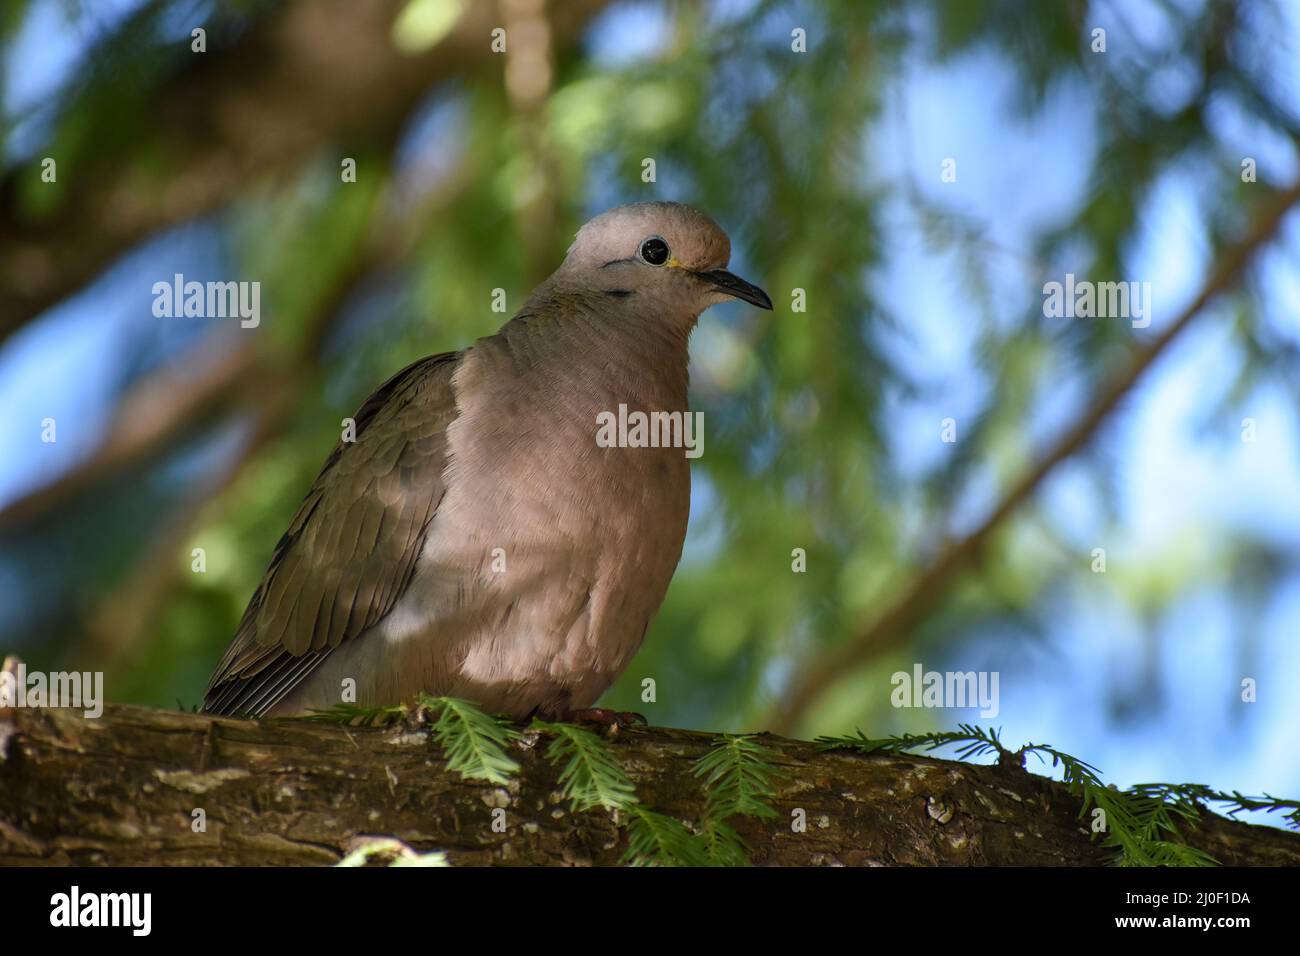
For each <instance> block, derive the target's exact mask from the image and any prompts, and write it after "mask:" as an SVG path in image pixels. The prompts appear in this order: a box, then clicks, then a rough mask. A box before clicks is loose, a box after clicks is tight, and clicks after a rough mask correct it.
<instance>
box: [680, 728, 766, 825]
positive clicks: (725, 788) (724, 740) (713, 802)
mask: <svg viewBox="0 0 1300 956" xmlns="http://www.w3.org/2000/svg"><path fill="white" fill-rule="evenodd" d="M775 759H776V754H775V753H774V752H773V751H772V750H771V749H769V748H767V747H764V746H763V745H762V744H760V743H759V742H758V741H756V740H755V739H754V738H753V737H751V736H744V735H733V734H722V735H721V736H718V737H715V738H714V739H713V748H712V749H711V750H710V751H709V752H708V753H707V754H705V755H704V756H703V757H701V758H700V759H699V760H697V761H696V762H695V768H694V773H695V776H697V777H703V778H704V784H705V787H706V789H707V791H708V799H709V811H710V812H709V817H710V818H712V819H716V820H725V819H727V818H728V817H732V816H736V815H738V814H739V815H741V816H749V817H766V818H769V819H770V818H772V817H775V816H776V811H775V810H773V809H772V807H771V805H770V804H769V802H768V801H770V800H771V799H772V798H773V797H775V796H776V787H775V786H774V785H773V780H774V779H775V778H776V776H777V771H776V767H775V766H773V764H772V761H773V760H775Z"/></svg>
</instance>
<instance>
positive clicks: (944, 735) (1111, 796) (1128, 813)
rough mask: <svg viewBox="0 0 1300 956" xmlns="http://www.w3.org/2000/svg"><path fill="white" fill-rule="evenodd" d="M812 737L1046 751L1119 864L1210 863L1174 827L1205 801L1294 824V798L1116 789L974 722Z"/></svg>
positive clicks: (835, 744) (835, 742)
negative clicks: (1013, 745) (886, 733)
mask: <svg viewBox="0 0 1300 956" xmlns="http://www.w3.org/2000/svg"><path fill="white" fill-rule="evenodd" d="M817 743H818V744H819V745H821V748H822V749H823V750H856V751H858V752H860V753H878V752H882V751H893V752H902V751H909V750H926V751H930V750H937V749H939V748H940V747H947V746H958V750H957V755H958V756H959V757H960V758H962V759H967V758H969V757H973V756H974V757H980V756H986V755H990V754H996V755H997V756H998V757H999V758H1004V757H1005V758H1011V759H1012V760H1013V761H1015V762H1017V763H1018V762H1019V760H1020V759H1021V758H1023V756H1024V755H1025V754H1034V755H1035V756H1037V757H1038V758H1039V759H1040V760H1044V761H1045V760H1046V759H1047V758H1049V757H1050V758H1051V761H1052V766H1053V767H1056V766H1060V767H1061V770H1062V776H1063V778H1064V782H1065V785H1066V786H1067V787H1069V788H1070V790H1071V791H1072V792H1073V793H1074V794H1076V795H1077V796H1078V797H1079V798H1080V801H1081V803H1082V807H1081V809H1080V811H1079V816H1080V817H1084V816H1086V815H1087V813H1088V811H1089V810H1090V809H1094V808H1095V809H1100V810H1102V811H1103V812H1104V813H1105V816H1106V830H1105V836H1104V837H1103V839H1102V845H1103V846H1105V847H1107V848H1108V849H1112V850H1115V851H1116V858H1115V862H1116V863H1117V864H1118V865H1120V866H1216V865H1217V864H1218V861H1217V860H1215V859H1214V857H1212V856H1211V855H1210V854H1208V853H1206V852H1204V851H1203V850H1199V849H1197V848H1196V847H1192V846H1188V845H1187V844H1186V843H1184V842H1182V838H1181V837H1182V834H1181V832H1180V830H1179V825H1180V824H1182V825H1183V826H1191V827H1195V826H1197V825H1198V824H1199V823H1200V820H1201V813H1202V809H1203V805H1204V804H1206V803H1221V804H1224V805H1225V806H1226V807H1227V808H1228V814H1229V815H1230V816H1232V815H1235V814H1237V813H1240V812H1242V811H1244V810H1262V811H1265V812H1267V813H1273V812H1275V811H1286V812H1284V813H1283V817H1284V818H1285V819H1286V820H1287V822H1288V824H1290V825H1291V826H1293V827H1300V803H1298V802H1296V801H1294V800H1279V799H1277V798H1275V797H1271V796H1269V795H1268V794H1264V795H1263V796H1260V797H1247V796H1244V795H1243V794H1240V793H1237V792H1235V791H1234V792H1232V793H1225V792H1223V791H1219V790H1212V789H1210V788H1209V787H1206V786H1203V785H1201V784H1166V783H1142V784H1137V785H1136V786H1133V787H1129V788H1128V789H1127V790H1119V789H1116V788H1114V787H1108V786H1106V784H1105V783H1103V782H1102V779H1101V773H1100V771H1098V770H1097V768H1096V767H1094V766H1092V765H1091V764H1089V763H1085V762H1084V761H1082V760H1080V759H1079V758H1078V757H1073V756H1071V755H1070V754H1067V753H1063V752H1061V751H1059V750H1056V749H1055V748H1053V747H1051V746H1048V745H1047V744H1033V743H1030V744H1026V745H1025V746H1023V747H1021V748H1020V750H1018V751H1016V752H1015V753H1011V752H1010V751H1008V750H1007V749H1006V748H1005V747H1003V746H1002V741H1001V740H1000V739H998V734H997V732H996V731H993V730H984V729H983V728H980V727H976V726H974V725H972V724H959V725H958V730H956V731H944V732H941V733H930V734H902V735H896V736H893V737H876V738H873V737H868V736H867V735H866V734H864V733H863V732H862V731H860V730H859V731H858V732H857V734H856V735H855V736H848V737H819V738H817Z"/></svg>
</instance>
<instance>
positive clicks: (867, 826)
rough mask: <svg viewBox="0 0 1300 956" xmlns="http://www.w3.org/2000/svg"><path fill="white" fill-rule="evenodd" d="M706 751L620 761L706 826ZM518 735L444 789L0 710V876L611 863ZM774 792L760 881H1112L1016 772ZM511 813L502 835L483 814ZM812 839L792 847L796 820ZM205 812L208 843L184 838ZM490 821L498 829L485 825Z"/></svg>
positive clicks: (686, 734) (1068, 813)
mask: <svg viewBox="0 0 1300 956" xmlns="http://www.w3.org/2000/svg"><path fill="white" fill-rule="evenodd" d="M713 736H714V735H712V734H708V733H700V732H696V731H686V730H673V729H667V728H658V727H656V728H642V727H632V728H624V729H619V730H618V731H617V732H616V733H614V735H613V736H612V737H611V738H610V745H611V747H612V749H613V752H614V754H615V755H616V757H617V758H618V759H619V761H620V762H621V763H622V765H623V767H624V768H625V769H626V770H627V772H628V773H629V775H630V776H631V777H632V779H633V780H634V781H635V783H636V785H637V793H638V795H639V796H640V798H641V800H642V801H643V802H644V803H646V804H647V805H648V806H650V807H651V808H653V809H655V810H658V811H660V812H663V813H667V814H669V815H671V816H674V817H677V818H679V819H681V820H683V821H685V822H687V823H688V824H689V822H690V821H695V820H699V819H701V817H702V814H703V811H704V792H703V789H702V786H701V783H700V781H699V780H698V779H697V778H696V777H695V776H694V775H693V774H692V773H691V766H692V764H693V763H694V761H695V760H697V759H698V758H699V757H700V756H702V755H703V754H704V753H706V752H707V751H708V750H709V748H710V745H711V742H712V740H713ZM540 743H541V745H540V746H539V740H538V739H537V738H536V737H535V736H533V735H531V734H525V736H524V738H523V740H521V741H520V742H518V744H516V746H515V751H516V752H515V753H514V754H513V755H514V756H515V757H516V758H517V759H518V761H519V763H520V764H521V768H522V769H521V771H520V773H519V774H518V775H517V776H516V777H515V778H513V779H512V780H511V782H510V783H509V784H508V785H507V786H494V785H491V784H487V783H483V782H481V781H473V780H463V779H461V778H460V777H459V776H458V775H456V774H454V773H449V772H448V771H447V770H446V769H445V766H444V763H443V760H442V758H441V755H440V753H439V752H438V750H437V748H436V747H435V746H434V745H433V744H432V743H431V742H430V740H429V739H428V737H427V735H426V734H425V733H424V732H423V731H422V730H420V729H419V728H417V727H413V726H410V725H399V726H395V727H388V728H353V727H341V726H338V725H333V724H323V723H316V722H311V721H302V720H265V721H246V720H229V719H225V718H212V717H208V716H204V715H200V714H190V713H182V712H175V711H165V710H152V709H148V708H142V707H128V706H114V705H110V706H109V707H107V708H106V709H105V711H104V714H103V716H102V717H100V718H98V719H87V718H85V717H83V716H82V715H81V713H80V712H79V711H73V710H61V709H60V710H56V709H29V708H23V709H9V710H5V711H0V865H15V864H29V865H30V864H51V865H101V864H102V865H116V866H122V865H135V864H155V865H157V864H169V865H277V864H279V865H285V864H299V865H304V864H306V865H310V864H331V863H335V862H337V861H338V860H339V859H340V858H341V857H342V856H343V855H344V854H345V853H346V852H347V851H348V850H349V849H350V848H352V847H353V846H355V844H356V841H357V840H358V839H361V838H365V837H370V836H392V837H396V838H397V839H398V840H401V841H403V842H405V843H407V844H408V845H410V846H411V847H414V848H415V849H418V850H421V851H428V850H442V851H445V852H446V854H447V857H448V859H449V861H450V862H451V863H452V864H453V865H473V864H501V863H505V864H542V865H586V864H595V865H603V864H614V863H617V862H618V861H619V858H620V856H621V855H622V853H623V851H624V849H625V846H626V840H625V837H624V835H623V832H622V830H621V829H620V827H619V825H618V822H617V821H616V819H615V815H614V814H612V813H609V812H604V811H599V810H594V811H587V812H580V813H575V812H572V811H571V810H570V809H569V806H568V804H567V802H566V801H564V800H562V799H561V798H560V796H559V794H558V791H557V784H556V768H555V767H553V766H552V765H551V764H550V763H549V762H548V761H547V760H546V759H545V755H544V750H545V740H544V739H543V740H542V741H540ZM765 743H766V744H767V745H768V746H770V747H771V748H772V749H773V750H774V751H775V752H776V753H777V754H778V757H779V759H778V766H779V767H780V768H781V770H782V771H783V772H784V774H785V777H784V779H783V780H782V781H781V782H780V783H779V784H778V794H777V797H776V800H775V801H774V805H775V808H776V810H777V814H778V815H777V817H776V819H773V820H756V819H749V818H745V819H741V820H738V821H737V824H738V825H737V829H738V830H739V832H740V833H741V835H742V836H743V837H744V839H745V841H746V842H747V843H748V844H749V847H750V849H751V854H750V856H751V860H752V861H753V862H754V863H756V864H769V865H840V864H843V865H849V866H858V865H934V864H940V865H942V864H953V865H1005V864H1027V865H1062V866H1085V865H1099V864H1103V863H1105V862H1107V853H1106V851H1104V850H1103V849H1102V848H1101V847H1099V846H1098V845H1097V844H1096V843H1095V842H1094V841H1092V840H1091V839H1090V838H1089V835H1088V833H1087V831H1086V829H1085V828H1084V826H1083V825H1082V823H1081V821H1080V820H1079V819H1078V816H1077V814H1078V809H1079V804H1078V801H1077V800H1076V799H1075V798H1074V797H1073V796H1072V795H1071V794H1070V793H1069V791H1068V790H1067V789H1066V788H1065V787H1064V785H1062V784H1060V783H1057V782H1054V781H1052V780H1049V779H1047V778H1045V777H1040V776H1037V775H1035V774H1031V773H1028V772H1026V771H1024V770H1021V769H1019V768H1015V767H996V766H979V765H973V764H965V763H957V762H951V761H944V760H936V759H932V758H927V757H916V756H903V755H896V754H879V755H870V756H866V755H860V754H854V753H847V752H822V751H820V750H819V749H818V748H817V747H816V745H814V744H811V743H807V742H803V741H796V740H785V739H782V738H778V737H771V736H768V737H766V738H765ZM497 808H501V809H504V810H505V825H506V828H505V832H497V831H496V830H494V829H493V826H492V823H493V811H494V810H495V809H497ZM799 810H802V811H804V814H805V815H806V821H807V828H806V830H805V831H804V832H796V831H795V830H794V829H793V828H792V821H793V820H794V819H795V817H796V815H797V811H799ZM196 811H202V816H203V817H204V818H205V821H206V825H205V827H204V828H202V829H200V830H199V831H198V832H196V827H195V825H194V821H195V820H196V818H197V816H198V814H197V813H196ZM498 816H499V815H498ZM1187 838H1188V841H1189V842H1191V843H1193V844H1194V845H1196V846H1199V847H1201V848H1202V849H1204V850H1206V851H1208V852H1209V853H1211V854H1212V855H1213V856H1215V857H1216V858H1217V859H1218V860H1219V861H1220V862H1222V863H1225V864H1256V865H1278V864H1300V834H1296V833H1291V832H1286V831H1282V830H1277V829H1272V828H1269V827H1262V826H1252V825H1248V824H1245V823H1240V822H1237V821H1232V820H1227V819H1225V818H1222V817H1219V816H1216V815H1213V814H1206V817H1205V820H1204V824H1203V825H1202V826H1201V827H1200V828H1198V829H1197V830H1196V831H1194V832H1192V833H1189V834H1188V837H1187Z"/></svg>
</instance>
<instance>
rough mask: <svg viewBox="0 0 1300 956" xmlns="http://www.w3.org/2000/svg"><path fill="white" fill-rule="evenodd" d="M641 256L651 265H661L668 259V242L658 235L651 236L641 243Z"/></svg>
mask: <svg viewBox="0 0 1300 956" xmlns="http://www.w3.org/2000/svg"><path fill="white" fill-rule="evenodd" d="M641 258H642V259H644V260H645V261H646V262H648V263H650V265H652V266H661V265H663V264H664V263H665V262H667V261H668V243H666V242H664V241H663V240H662V239H660V238H659V237H658V236H651V237H650V238H649V239H647V240H646V241H645V242H643V243H641Z"/></svg>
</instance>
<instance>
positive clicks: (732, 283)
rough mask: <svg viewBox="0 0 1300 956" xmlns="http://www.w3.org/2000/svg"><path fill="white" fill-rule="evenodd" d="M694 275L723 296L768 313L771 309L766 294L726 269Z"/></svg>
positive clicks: (770, 303) (770, 302) (770, 301)
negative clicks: (731, 297) (754, 306)
mask: <svg viewBox="0 0 1300 956" xmlns="http://www.w3.org/2000/svg"><path fill="white" fill-rule="evenodd" d="M695 274H696V275H697V276H699V277H700V278H701V279H703V280H704V281H705V282H707V283H709V284H710V285H712V286H713V288H714V289H715V290H717V291H718V292H721V293H722V294H723V295H729V296H733V297H734V298H737V299H741V300H743V301H745V302H748V303H749V304H750V305H756V306H758V307H759V308H760V309H767V310H768V311H771V309H772V300H771V299H769V298H768V297H767V293H766V292H764V291H763V290H762V289H760V288H759V287H758V286H756V285H754V284H753V283H752V282H746V281H745V280H744V279H742V278H741V277H740V276H738V275H734V274H733V273H730V272H728V271H727V270H726V269H711V270H709V271H708V272H697V273H695Z"/></svg>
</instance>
